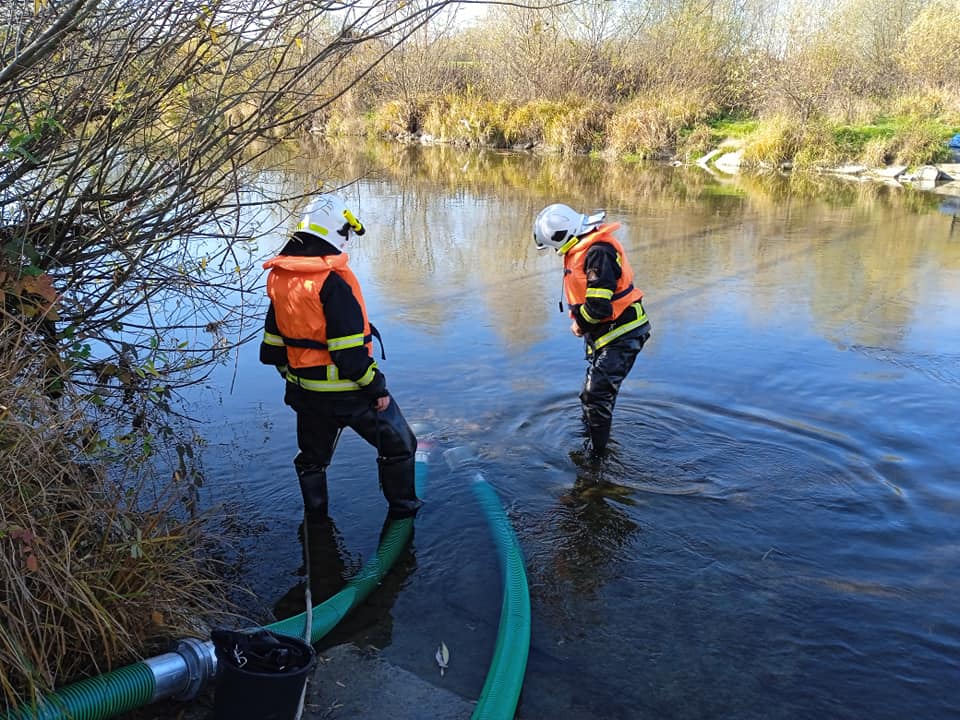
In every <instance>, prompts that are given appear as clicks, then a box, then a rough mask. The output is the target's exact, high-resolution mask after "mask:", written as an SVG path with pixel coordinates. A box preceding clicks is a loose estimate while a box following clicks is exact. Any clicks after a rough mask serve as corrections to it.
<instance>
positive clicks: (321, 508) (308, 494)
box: [297, 465, 327, 522]
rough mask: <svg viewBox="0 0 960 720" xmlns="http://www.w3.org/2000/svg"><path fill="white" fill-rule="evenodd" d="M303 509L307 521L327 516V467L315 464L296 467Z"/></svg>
mask: <svg viewBox="0 0 960 720" xmlns="http://www.w3.org/2000/svg"><path fill="white" fill-rule="evenodd" d="M297 477H298V478H299V480H300V493H301V494H302V495H303V509H304V510H305V511H306V516H307V520H308V521H309V522H318V521H321V520H324V519H326V517H327V469H326V468H325V467H318V466H316V465H305V466H298V467H297Z"/></svg>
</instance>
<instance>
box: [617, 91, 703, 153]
mask: <svg viewBox="0 0 960 720" xmlns="http://www.w3.org/2000/svg"><path fill="white" fill-rule="evenodd" d="M714 110H715V108H714V106H713V105H712V104H711V103H710V102H707V101H706V100H705V98H704V97H702V96H701V95H699V94H697V93H685V92H676V93H651V94H648V95H643V96H641V97H639V98H636V99H635V100H633V101H631V102H630V103H628V104H627V105H625V106H623V107H620V108H618V109H617V110H616V111H615V112H614V113H613V115H612V117H611V118H610V121H609V123H608V124H607V147H608V148H609V149H610V150H611V151H612V152H613V153H615V154H617V155H634V156H637V157H641V158H648V159H662V158H668V157H672V155H673V153H674V151H675V150H676V147H677V144H678V142H679V140H680V135H681V131H682V130H683V129H684V128H688V127H690V126H692V125H695V124H696V123H697V122H699V121H701V120H704V119H705V118H707V117H709V116H710V115H711V114H712V113H713V111H714Z"/></svg>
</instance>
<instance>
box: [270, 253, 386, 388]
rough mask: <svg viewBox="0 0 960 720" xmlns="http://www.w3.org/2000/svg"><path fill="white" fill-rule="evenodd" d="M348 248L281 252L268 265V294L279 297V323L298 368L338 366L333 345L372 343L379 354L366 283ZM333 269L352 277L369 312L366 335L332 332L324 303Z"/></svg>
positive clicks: (289, 355)
mask: <svg viewBox="0 0 960 720" xmlns="http://www.w3.org/2000/svg"><path fill="white" fill-rule="evenodd" d="M347 260H348V257H347V255H346V253H341V254H339V255H322V256H310V257H301V256H294V255H279V256H277V257H275V258H273V259H272V260H268V261H267V262H265V263H264V264H263V267H264V269H265V270H269V271H270V273H269V275H267V295H269V296H270V300H272V301H273V310H274V313H275V314H276V319H277V328H278V329H279V330H280V335H281V337H282V338H283V344H284V345H286V348H287V362H288V364H289V366H290V368H291V370H292V369H297V368H305V367H317V366H322V365H333V358H332V357H331V356H330V350H344V349H347V348H349V347H357V346H358V345H366V347H367V353H368V354H369V355H370V357H373V338H372V336H371V332H370V321H369V320H368V319H367V308H366V305H365V304H364V302H363V294H362V293H361V292H360V282H359V281H358V280H357V277H356V275H354V274H353V271H352V270H351V269H350V268H349V266H348V265H347ZM331 272H335V273H336V274H337V275H339V276H340V277H342V278H343V279H344V280H346V282H347V284H348V285H349V286H350V289H351V290H352V291H353V296H354V297H355V298H356V299H357V302H358V303H360V311H361V312H362V313H363V334H362V335H361V334H357V335H351V336H348V337H343V338H328V337H327V318H326V315H325V314H324V312H323V303H322V302H320V288H322V287H323V283H324V282H325V281H326V279H327V277H328V276H329V274H330V273H331Z"/></svg>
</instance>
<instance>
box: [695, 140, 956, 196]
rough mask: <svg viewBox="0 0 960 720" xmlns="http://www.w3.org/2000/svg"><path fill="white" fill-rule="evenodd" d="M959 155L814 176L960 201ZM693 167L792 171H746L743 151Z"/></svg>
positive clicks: (823, 170) (709, 157) (716, 154)
mask: <svg viewBox="0 0 960 720" xmlns="http://www.w3.org/2000/svg"><path fill="white" fill-rule="evenodd" d="M957 155H958V154H957V153H954V160H955V161H954V162H950V163H936V164H928V165H920V166H917V167H912V168H911V167H909V166H907V165H898V164H892V165H885V166H880V167H869V166H867V165H862V164H858V163H846V164H841V165H837V166H823V167H817V168H815V172H817V173H820V174H826V175H833V176H838V177H842V178H846V179H849V180H853V181H858V182H879V183H883V184H885V185H891V186H894V187H912V188H914V189H915V190H923V191H929V192H933V193H936V194H938V195H948V196H952V197H960V157H958V156H957ZM693 164H694V165H696V166H698V167H701V168H703V169H704V170H706V171H708V172H715V171H719V172H720V173H723V174H725V175H736V174H739V173H740V172H741V171H743V170H753V171H758V170H759V171H761V172H762V171H776V172H786V171H790V170H791V169H792V166H791V165H790V163H782V164H781V165H780V166H778V167H772V166H769V165H767V166H764V165H761V166H760V167H747V166H746V165H745V163H744V149H743V148H738V149H734V150H730V149H727V150H724V149H723V148H716V149H714V150H711V151H710V152H709V153H707V154H706V155H704V156H703V157H700V158H698V159H697V160H696V161H695V162H694V163H693Z"/></svg>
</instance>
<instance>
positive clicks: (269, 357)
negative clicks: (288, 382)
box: [260, 301, 287, 371]
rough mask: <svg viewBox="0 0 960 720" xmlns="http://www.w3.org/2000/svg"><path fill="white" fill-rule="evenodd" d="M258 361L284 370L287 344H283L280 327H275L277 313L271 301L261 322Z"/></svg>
mask: <svg viewBox="0 0 960 720" xmlns="http://www.w3.org/2000/svg"><path fill="white" fill-rule="evenodd" d="M260 362H262V363H263V364H264V365H276V366H277V368H280V369H281V370H283V371H285V370H286V368H287V346H286V345H284V344H283V338H282V337H281V336H280V328H278V327H277V314H276V312H274V309H273V302H272V301H271V302H270V307H269V308H267V319H266V320H265V321H264V323H263V339H262V340H261V341H260Z"/></svg>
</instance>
